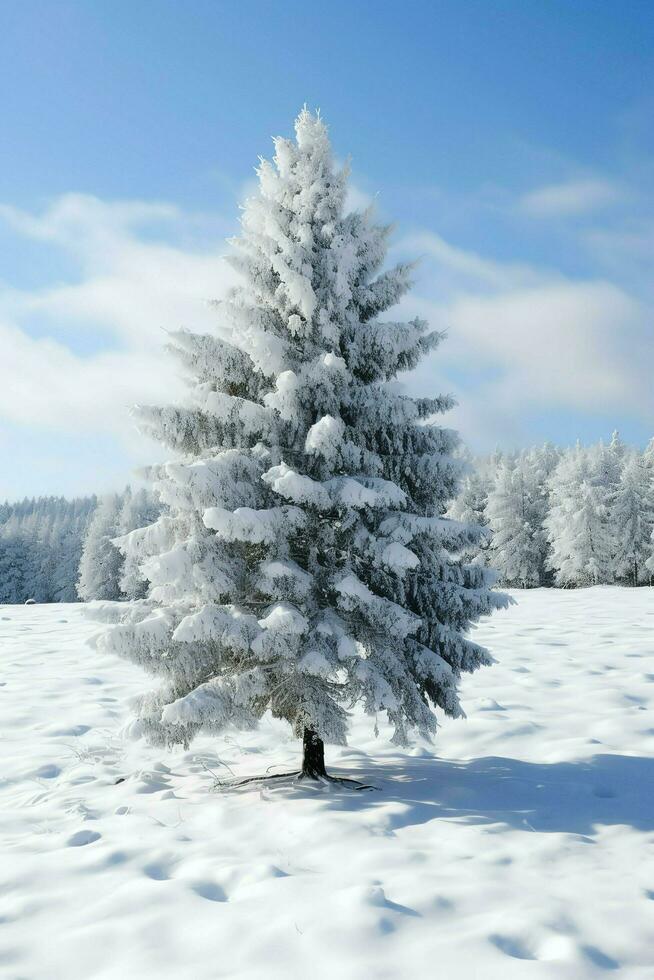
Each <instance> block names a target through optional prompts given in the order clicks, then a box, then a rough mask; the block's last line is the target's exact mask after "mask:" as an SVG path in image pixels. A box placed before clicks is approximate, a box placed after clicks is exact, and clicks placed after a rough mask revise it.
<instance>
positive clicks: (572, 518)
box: [448, 432, 654, 589]
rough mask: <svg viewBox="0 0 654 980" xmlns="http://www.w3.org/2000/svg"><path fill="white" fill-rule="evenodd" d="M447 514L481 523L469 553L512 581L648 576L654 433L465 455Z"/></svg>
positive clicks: (629, 580) (653, 551)
mask: <svg viewBox="0 0 654 980" xmlns="http://www.w3.org/2000/svg"><path fill="white" fill-rule="evenodd" d="M448 514H449V516H451V517H453V518H455V519H457V520H461V521H465V522H468V523H471V524H481V525H482V526H484V527H485V528H486V531H487V533H486V536H485V538H484V539H483V541H482V543H481V546H479V547H477V548H476V549H475V550H474V553H473V552H472V549H471V555H472V554H474V560H475V561H477V562H479V563H481V564H484V565H488V566H490V567H492V568H494V569H495V570H496V571H497V573H498V575H499V582H500V584H501V585H504V586H511V587H513V588H521V589H525V588H536V587H539V586H555V587H558V588H576V587H579V586H588V585H600V584H623V585H632V586H635V585H650V584H652V581H654V438H653V439H651V440H650V442H649V443H648V445H647V447H646V448H645V450H644V451H643V452H640V451H639V450H637V449H634V448H632V447H628V446H626V445H625V443H624V442H623V441H622V440H621V439H620V436H619V434H618V433H617V432H614V433H613V436H612V438H611V441H610V443H609V444H608V445H607V444H605V443H603V442H601V441H600V442H599V443H596V444H595V445H591V446H581V445H580V444H579V443H578V444H577V445H576V446H574V447H573V448H568V449H561V448H558V447H555V446H553V445H552V444H551V443H546V444H545V445H544V446H539V447H534V448H531V449H525V450H522V451H521V452H516V453H502V452H497V453H495V454H493V455H492V456H489V457H486V458H482V459H477V460H471V461H470V469H469V472H468V473H467V475H466V476H465V477H464V479H463V481H462V484H461V490H460V493H459V496H458V497H457V498H456V500H455V501H454V502H453V504H451V506H450V509H449V512H448Z"/></svg>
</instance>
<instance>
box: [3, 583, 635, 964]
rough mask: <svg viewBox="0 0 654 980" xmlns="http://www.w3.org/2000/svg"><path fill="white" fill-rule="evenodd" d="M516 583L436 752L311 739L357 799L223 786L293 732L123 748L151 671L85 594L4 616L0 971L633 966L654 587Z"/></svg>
mask: <svg viewBox="0 0 654 980" xmlns="http://www.w3.org/2000/svg"><path fill="white" fill-rule="evenodd" d="M514 595H515V596H516V597H517V598H518V600H519V603H518V605H516V606H514V607H512V608H511V609H510V610H509V611H508V612H503V613H502V612H500V613H497V614H496V615H495V616H494V617H492V618H491V619H489V620H486V621H484V622H483V623H482V624H481V626H480V627H479V629H477V630H476V631H475V636H474V638H475V639H476V640H480V641H481V642H483V643H484V644H486V645H488V646H489V647H490V648H491V651H492V652H493V654H494V655H495V656H496V657H497V660H498V663H497V664H496V665H495V666H493V667H491V668H488V669H483V670H480V671H478V672H477V673H476V674H475V675H473V676H472V677H470V678H467V679H466V681H465V682H464V684H463V685H462V703H463V706H464V708H465V710H466V712H467V714H468V720H467V721H451V720H445V721H444V722H443V725H442V728H441V730H440V732H439V735H438V737H437V741H436V743H435V745H434V747H433V749H432V748H430V747H429V746H428V745H427V743H425V742H420V743H418V744H417V745H416V746H415V747H414V748H412V749H411V750H409V751H408V752H402V751H399V750H397V749H395V748H393V747H392V746H390V745H389V744H388V743H387V741H386V740H385V739H384V737H383V736H384V730H383V726H381V727H382V736H381V737H380V738H379V739H375V738H374V735H373V732H372V725H371V722H370V720H369V719H364V718H363V717H362V716H360V715H359V714H355V715H354V716H353V719H352V726H351V737H350V744H349V746H348V747H347V748H336V747H331V746H330V747H328V751H327V760H328V765H329V766H330V767H331V769H332V771H335V772H342V773H351V774H354V775H360V776H362V777H363V778H365V779H367V780H369V781H371V782H373V783H374V784H375V785H377V786H379V788H380V791H378V792H374V793H366V794H352V793H350V792H347V791H340V790H337V789H335V788H333V787H330V788H329V789H328V790H326V791H315V790H313V789H311V788H310V787H302V788H297V789H289V788H280V789H270V788H266V789H257V788H252V789H249V790H247V791H245V790H242V791H240V792H238V793H234V792H230V793H225V792H216V791H215V788H214V787H215V782H216V778H215V777H220V778H224V777H225V776H226V775H229V771H228V768H227V767H229V769H231V770H232V771H233V772H235V773H237V774H238V775H247V774H254V773H260V772H263V771H264V770H265V769H266V768H267V767H268V766H272V767H274V768H273V771H276V770H278V769H282V768H293V767H294V766H295V765H296V764H297V761H298V758H299V746H298V744H297V742H295V740H293V739H292V738H291V737H290V735H289V733H288V730H287V729H286V727H285V726H283V725H281V724H278V723H276V722H274V721H273V720H271V719H266V720H265V722H264V723H263V725H262V726H261V728H260V730H259V731H258V732H255V733H251V734H243V733H234V734H233V735H231V736H227V737H222V738H215V739H211V738H206V737H205V738H201V739H198V740H197V741H196V742H195V743H194V744H193V745H192V746H191V748H190V749H189V750H188V751H183V750H175V751H173V752H171V753H167V752H164V751H162V750H160V749H153V748H150V747H148V746H147V745H146V744H144V743H142V742H138V741H131V740H130V739H129V738H128V737H126V735H125V730H126V729H127V728H128V723H129V719H130V713H129V707H128V704H127V702H128V699H129V698H130V697H131V696H133V695H134V694H138V693H140V692H141V691H142V690H143V689H144V688H145V687H147V686H148V679H147V678H146V677H144V675H143V674H142V673H141V671H139V670H138V669H137V668H136V667H133V666H131V665H130V664H127V663H125V662H123V661H120V660H118V659H115V658H113V657H109V656H107V655H104V656H103V655H99V654H97V653H95V652H94V651H93V650H91V649H90V648H89V647H87V646H86V644H85V641H86V640H87V639H88V638H89V637H90V636H91V635H92V634H93V633H94V632H96V631H97V626H95V625H94V624H93V623H90V622H88V620H86V619H85V618H84V617H83V609H82V608H81V607H80V606H76V605H59V606H55V605H51V606H30V607H24V606H1V607H0V663H1V666H2V670H1V678H0V685H1V686H0V699H1V701H0V705H1V708H0V730H1V737H2V745H3V753H2V759H3V764H2V772H1V774H0V836H1V841H2V854H3V860H2V862H1V866H0V975H1V976H3V977H7V978H11V980H19V978H20V980H91V978H92V980H118V978H121V980H124V978H129V980H141V978H147V980H149V978H155V977H158V978H168V977H170V978H173V977H175V978H181V977H183V978H187V977H188V978H191V980H216V978H222V977H225V978H227V977H229V978H238V980H255V978H257V980H258V978H261V977H273V978H276V977H290V978H296V977H297V978H300V977H306V976H311V977H312V978H318V980H322V978H330V980H331V978H334V977H338V978H346V980H350V978H351V980H361V978H375V980H377V978H379V980H386V978H388V980H395V978H402V980H403V978H405V977H406V978H418V980H422V978H425V980H427V978H434V977H439V978H444V980H451V978H457V980H458V978H461V980H495V978H498V980H499V978H502V980H512V978H517V980H529V978H531V977H534V978H539V980H540V978H556V980H559V978H561V980H585V978H591V977H592V978H597V977H604V976H607V977H609V976H615V977H624V978H629V980H631V978H634V980H636V978H638V980H650V978H651V977H652V976H654V847H653V845H654V792H653V787H654V721H653V720H652V707H653V706H654V591H652V590H651V589H638V590H629V589H620V588H614V587H598V588H593V589H588V590H580V591H553V590H537V591H533V592H522V593H514ZM434 752H435V753H437V754H434ZM119 779H123V780H124V781H123V782H119V783H117V780H119Z"/></svg>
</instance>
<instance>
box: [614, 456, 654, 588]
mask: <svg viewBox="0 0 654 980" xmlns="http://www.w3.org/2000/svg"><path fill="white" fill-rule="evenodd" d="M653 524H654V488H653V487H652V485H651V483H650V481H649V474H648V472H647V469H646V467H645V464H644V461H643V458H642V457H641V456H639V455H634V456H632V457H631V458H630V459H628V460H627V462H626V464H625V466H624V469H623V470H622V475H621V478H620V484H619V487H618V490H617V493H616V495H615V498H614V501H613V506H612V508H611V526H612V529H613V538H614V542H615V551H614V567H615V574H616V576H617V578H618V579H619V580H621V581H624V582H627V583H628V584H629V585H640V584H642V583H643V582H646V581H647V580H648V579H649V573H648V569H647V566H646V562H647V560H648V558H649V556H650V553H651V534H652V526H653Z"/></svg>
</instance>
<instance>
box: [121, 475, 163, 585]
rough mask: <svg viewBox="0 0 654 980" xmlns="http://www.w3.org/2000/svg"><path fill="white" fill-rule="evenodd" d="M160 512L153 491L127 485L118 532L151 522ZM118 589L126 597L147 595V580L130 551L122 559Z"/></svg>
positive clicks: (127, 531) (127, 530)
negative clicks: (134, 488)
mask: <svg viewBox="0 0 654 980" xmlns="http://www.w3.org/2000/svg"><path fill="white" fill-rule="evenodd" d="M160 513H161V506H160V505H159V501H158V500H157V498H156V497H155V495H154V494H153V493H151V492H149V491H148V490H146V489H144V488H143V487H141V488H140V489H139V490H136V491H135V492H132V490H131V488H130V487H127V488H126V490H125V493H124V494H123V502H122V506H121V510H120V516H119V518H118V528H119V534H120V535H125V534H128V533H129V532H130V531H134V530H135V529H136V528H139V527H146V526H147V525H149V524H152V523H153V522H154V521H156V519H157V517H158V516H159V514H160ZM120 590H121V592H122V595H123V596H124V597H125V598H126V599H143V598H145V596H146V595H147V591H148V583H147V580H146V579H145V578H143V576H142V575H141V570H140V568H139V562H138V559H136V558H135V556H134V555H133V554H132V553H130V554H128V555H127V556H126V557H125V559H124V561H123V567H122V570H121V573H120Z"/></svg>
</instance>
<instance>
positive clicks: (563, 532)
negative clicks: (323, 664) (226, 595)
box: [0, 433, 654, 603]
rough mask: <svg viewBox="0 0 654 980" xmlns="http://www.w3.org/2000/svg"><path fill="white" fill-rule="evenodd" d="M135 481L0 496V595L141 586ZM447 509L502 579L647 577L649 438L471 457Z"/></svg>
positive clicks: (74, 597)
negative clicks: (110, 490)
mask: <svg viewBox="0 0 654 980" xmlns="http://www.w3.org/2000/svg"><path fill="white" fill-rule="evenodd" d="M160 510H161V505H160V504H159V503H158V501H157V500H156V497H155V495H154V494H153V493H152V492H150V491H148V490H145V489H140V490H137V491H132V490H131V489H130V487H126V488H125V490H124V491H123V492H122V493H115V494H108V495H106V496H104V497H100V498H98V497H96V496H89V497H78V498H74V499H72V500H67V499H66V498H64V497H38V498H33V499H25V500H22V501H19V502H18V503H4V504H0V603H16V602H25V600H26V599H35V600H36V601H37V602H76V601H78V599H83V600H90V599H135V598H140V597H142V596H143V595H144V592H145V588H146V583H145V581H144V580H143V578H142V577H141V576H140V575H139V573H138V569H137V568H136V566H135V565H134V563H133V562H130V561H129V560H128V559H125V557H124V556H123V555H122V554H121V553H120V551H119V550H118V549H117V548H116V547H115V545H113V544H112V538H115V537H119V536H121V535H123V534H127V533H128V532H129V531H132V530H134V529H135V528H139V527H145V526H147V525H148V524H150V523H151V522H152V521H154V520H156V518H157V516H158V514H159V513H160ZM448 514H449V516H451V517H453V518H455V519H457V520H461V521H464V522H466V523H471V524H480V525H482V526H483V527H485V528H486V532H487V533H486V537H485V539H484V541H483V544H482V546H481V547H480V548H477V549H476V550H475V560H476V561H478V562H483V563H484V564H486V565H488V566H490V567H492V568H494V569H495V570H496V571H497V572H498V574H499V582H500V584H501V585H504V586H510V587H512V588H520V589H523V588H536V587H539V586H541V587H542V586H549V587H559V588H573V587H579V586H587V585H597V584H624V585H650V584H652V582H653V581H654V438H653V439H652V440H651V441H650V442H649V444H648V445H647V447H646V448H645V450H644V451H643V452H640V451H639V450H638V449H635V448H633V447H630V446H626V445H625V444H624V443H623V442H622V440H621V439H620V437H619V436H618V435H617V433H614V435H613V437H612V438H611V441H610V442H609V443H608V444H604V443H602V442H599V443H597V444H595V445H591V446H580V445H576V446H575V447H574V448H571V449H561V448H559V447H556V446H553V445H552V444H551V443H546V444H545V445H543V446H537V447H532V448H530V449H525V450H522V451H520V452H515V453H503V452H496V453H494V454H493V455H491V456H488V457H485V458H478V459H475V460H471V463H470V471H469V472H468V473H467V474H466V475H465V476H464V478H463V481H462V484H461V490H460V493H459V495H458V497H457V498H456V499H455V500H454V501H453V503H452V504H451V505H450V508H449V511H448Z"/></svg>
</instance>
